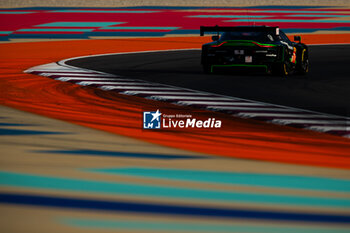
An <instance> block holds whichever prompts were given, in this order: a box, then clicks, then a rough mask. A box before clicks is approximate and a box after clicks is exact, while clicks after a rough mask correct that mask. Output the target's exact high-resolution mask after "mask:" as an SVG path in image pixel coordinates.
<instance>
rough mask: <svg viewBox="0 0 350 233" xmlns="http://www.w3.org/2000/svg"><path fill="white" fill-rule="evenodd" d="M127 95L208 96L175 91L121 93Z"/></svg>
mask: <svg viewBox="0 0 350 233" xmlns="http://www.w3.org/2000/svg"><path fill="white" fill-rule="evenodd" d="M121 93H123V94H126V95H138V94H147V95H165V94H167V95H172V94H174V95H207V94H206V93H200V92H199V93H196V92H181V91H174V92H169V91H167V92H165V91H124V92H121Z"/></svg>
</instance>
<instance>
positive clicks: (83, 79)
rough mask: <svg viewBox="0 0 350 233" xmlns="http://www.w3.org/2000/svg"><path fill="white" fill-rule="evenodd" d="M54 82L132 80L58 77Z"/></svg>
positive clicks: (121, 79)
mask: <svg viewBox="0 0 350 233" xmlns="http://www.w3.org/2000/svg"><path fill="white" fill-rule="evenodd" d="M55 80H59V81H63V82H67V81H89V80H90V81H108V80H111V81H112V80H116V81H133V80H132V79H128V80H126V79H123V78H85V77H60V78H55Z"/></svg>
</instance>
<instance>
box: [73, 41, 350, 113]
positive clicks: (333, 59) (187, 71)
mask: <svg viewBox="0 0 350 233" xmlns="http://www.w3.org/2000/svg"><path fill="white" fill-rule="evenodd" d="M200 53H201V52H200V50H179V51H164V52H147V53H134V54H120V55H105V56H97V57H87V58H80V59H75V60H70V61H69V62H67V64H69V65H72V66H76V67H82V68H87V69H92V70H98V71H103V72H107V73H111V74H116V75H121V76H124V77H128V78H137V79H142V80H147V81H151V82H157V83H163V84H169V85H174V86H179V87H185V88H190V89H195V90H201V91H206V92H211V93H217V94H222V95H227V96H233V97H240V98H245V99H250V100H256V101H261V102H267V103H273V104H279V105H284V106H291V107H297V108H302V109H308V110H312V111H318V112H324V113H330V114H336V115H342V116H350V75H349V74H350V45H323V46H310V55H309V57H310V73H309V74H308V75H306V76H299V75H292V76H289V77H288V78H282V77H279V76H272V75H266V74H263V73H260V74H237V73H225V74H210V75H208V74H204V73H203V72H202V67H201V65H200Z"/></svg>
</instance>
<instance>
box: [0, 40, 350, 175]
mask: <svg viewBox="0 0 350 233" xmlns="http://www.w3.org/2000/svg"><path fill="white" fill-rule="evenodd" d="M209 40H210V38H208V37H163V38H138V39H132V40H130V39H113V40H112V39H110V40H79V41H49V42H23V43H3V44H0V51H1V54H0V93H1V94H0V103H1V104H3V105H6V106H10V107H14V108H17V109H21V110H24V111H28V112H32V113H37V114H40V115H44V116H48V117H52V118H56V119H60V120H65V121H68V122H72V123H75V124H79V125H83V126H87V127H91V128H95V129H99V130H104V131H107V132H111V133H115V134H119V135H124V136H128V137H133V138H137V139H141V140H144V141H148V142H151V143H156V144H160V145H164V146H169V147H175V148H181V149H185V150H190V151H196V152H202V153H206V154H212V155H217V156H229V157H235V158H242V159H255V160H264V161H274V162H282V163H293V164H302V165H312V166H323V167H335V168H343V169H349V168H350V140H349V139H346V138H342V137H337V136H332V135H327V134H322V133H316V132H311V131H306V130H301V129H295V128H290V127H287V126H278V125H272V124H268V123H264V122H258V121H254V120H247V119H239V118H235V117H231V116H228V115H225V114H220V113H214V112H209V111H196V110H195V109H192V108H189V107H179V106H175V105H170V104H168V103H164V102H158V101H152V100H147V99H143V98H139V97H135V96H126V95H121V94H117V93H114V92H111V91H103V90H99V89H95V88H93V87H83V86H78V85H75V84H71V83H67V82H60V81H55V80H53V79H50V78H46V77H41V76H36V75H31V74H24V73H23V71H24V70H25V69H28V68H30V67H33V66H37V65H42V64H46V63H50V62H56V61H59V60H62V59H65V58H70V57H76V56H84V55H93V54H102V53H118V52H132V51H151V50H165V49H186V48H200V46H201V44H203V43H205V42H208V41H209ZM303 42H305V43H308V44H311V43H314V44H320V43H331V42H332V43H350V35H349V34H344V35H313V34H312V35H304V36H303ZM156 109H160V110H161V111H163V112H164V111H165V112H166V113H169V114H170V113H181V114H184V113H189V112H190V113H193V115H194V117H196V118H200V119H206V118H208V117H212V118H213V117H214V118H216V119H220V120H222V125H223V127H222V128H221V129H191V130H190V129H175V130H174V129H172V130H169V129H162V130H159V131H156V130H143V129H142V112H143V111H146V110H147V111H149V110H151V111H153V110H156Z"/></svg>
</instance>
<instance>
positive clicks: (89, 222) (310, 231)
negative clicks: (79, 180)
mask: <svg viewBox="0 0 350 233" xmlns="http://www.w3.org/2000/svg"><path fill="white" fill-rule="evenodd" d="M58 221H59V222H60V223H63V224H66V225H69V226H73V227H79V228H89V229H91V228H98V229H123V230H137V231H146V230H147V231H157V232H164V231H170V230H171V231H176V232H211V233H212V232H240V233H248V232H249V233H282V232H283V233H349V229H345V228H339V227H338V228H337V227H333V228H332V227H329V226H327V227H314V226H310V227H299V226H293V227H291V226H266V225H243V224H229V225H228V224H210V223H186V222H164V221H162V222H152V221H147V222H146V221H114V220H97V219H82V218H61V219H58Z"/></svg>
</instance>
